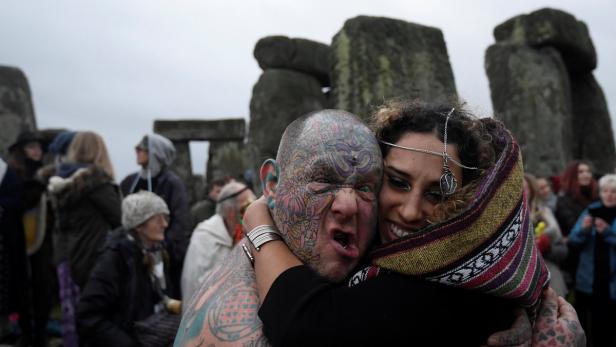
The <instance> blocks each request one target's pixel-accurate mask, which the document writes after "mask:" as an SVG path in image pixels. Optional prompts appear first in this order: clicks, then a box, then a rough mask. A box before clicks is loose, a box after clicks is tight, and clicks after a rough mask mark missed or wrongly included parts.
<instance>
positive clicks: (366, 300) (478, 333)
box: [259, 265, 513, 346]
mask: <svg viewBox="0 0 616 347" xmlns="http://www.w3.org/2000/svg"><path fill="white" fill-rule="evenodd" d="M259 318H261V321H262V322H263V332H264V334H265V336H266V337H267V338H268V340H269V342H270V343H271V344H272V345H273V346H399V345H405V346H479V345H482V344H485V343H486V341H487V338H488V336H489V335H490V334H492V333H495V332H497V331H501V330H505V329H507V328H509V326H510V325H511V323H512V321H513V304H512V302H510V301H507V300H505V299H501V298H496V297H491V296H488V295H485V294H481V293H479V292H475V291H469V290H464V289H460V288H453V287H448V286H445V285H441V284H438V283H433V282H428V281H426V280H421V279H418V278H415V277H412V276H404V275H400V274H396V273H391V272H385V273H384V274H380V275H379V276H377V277H376V278H373V279H370V280H367V281H365V282H362V283H359V284H357V285H355V286H353V287H336V285H335V284H332V283H329V282H328V281H326V280H325V279H323V278H321V277H319V276H318V275H317V274H315V273H314V272H313V271H312V270H310V268H308V267H307V266H305V265H304V266H297V267H294V268H291V269H288V270H287V271H285V272H283V273H282V274H281V275H280V276H278V278H277V279H276V280H275V281H274V283H273V284H272V287H271V288H270V290H269V292H268V294H267V296H266V298H265V301H264V302H263V305H262V306H261V308H260V310H259Z"/></svg>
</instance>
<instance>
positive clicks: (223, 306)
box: [174, 242, 269, 347]
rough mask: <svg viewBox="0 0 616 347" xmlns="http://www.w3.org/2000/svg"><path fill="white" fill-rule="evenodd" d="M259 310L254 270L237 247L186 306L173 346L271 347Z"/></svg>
mask: <svg viewBox="0 0 616 347" xmlns="http://www.w3.org/2000/svg"><path fill="white" fill-rule="evenodd" d="M240 243H241V242H240ZM258 309H259V298H258V297H257V290H256V286H255V277H254V271H253V269H252V267H251V265H250V263H249V262H248V259H247V258H246V256H245V255H244V254H243V252H242V249H241V248H240V247H235V248H234V249H233V250H232V251H231V253H230V254H229V256H228V257H227V258H226V259H224V260H223V261H222V262H221V264H220V265H219V266H217V267H216V268H215V269H214V270H213V271H212V273H211V275H210V276H209V277H208V278H207V279H206V280H205V282H204V283H203V284H202V285H201V288H200V289H199V291H198V293H197V294H196V295H195V296H194V297H193V298H192V300H191V302H190V303H189V304H188V306H187V307H186V309H185V312H184V315H183V317H182V323H181V324H180V328H179V329H178V333H177V336H176V337H175V343H174V346H176V347H177V346H190V347H193V346H204V347H205V346H268V345H269V344H268V343H267V340H266V339H265V337H264V336H263V333H262V331H261V327H262V324H261V321H260V320H259V318H258V317H257V310H258Z"/></svg>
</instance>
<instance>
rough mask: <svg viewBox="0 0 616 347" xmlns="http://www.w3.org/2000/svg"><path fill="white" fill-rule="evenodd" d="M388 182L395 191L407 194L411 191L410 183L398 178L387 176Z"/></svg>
mask: <svg viewBox="0 0 616 347" xmlns="http://www.w3.org/2000/svg"><path fill="white" fill-rule="evenodd" d="M387 181H388V182H389V184H390V185H391V186H392V187H394V188H395V189H398V190H403V191H406V192H408V191H410V190H411V185H410V184H408V182H406V181H404V180H401V179H399V178H398V177H395V176H390V175H388V176H387Z"/></svg>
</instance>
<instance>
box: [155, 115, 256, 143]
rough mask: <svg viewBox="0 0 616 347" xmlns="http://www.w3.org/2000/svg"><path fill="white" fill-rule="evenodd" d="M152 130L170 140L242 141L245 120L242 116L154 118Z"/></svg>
mask: <svg viewBox="0 0 616 347" xmlns="http://www.w3.org/2000/svg"><path fill="white" fill-rule="evenodd" d="M154 132H156V133H158V134H161V135H163V136H164V137H166V138H168V139H169V140H171V141H176V140H177V141H242V140H243V139H244V136H245V135H246V122H245V121H244V119H242V118H237V119H220V120H196V119H189V120H156V121H154Z"/></svg>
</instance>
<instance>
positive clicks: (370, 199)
mask: <svg viewBox="0 0 616 347" xmlns="http://www.w3.org/2000/svg"><path fill="white" fill-rule="evenodd" d="M382 169H383V168H382V157H381V152H380V150H379V146H378V144H377V142H376V140H375V138H374V136H373V135H372V133H371V132H370V130H369V129H368V128H367V127H366V126H365V125H364V124H363V123H362V122H361V121H360V120H358V119H357V118H356V117H354V116H353V115H351V114H349V113H346V112H344V111H334V110H324V111H318V112H315V113H312V114H309V115H307V116H304V117H302V118H300V119H298V120H296V121H295V122H293V123H292V124H291V125H289V126H288V127H287V129H286V130H285V133H284V135H283V137H282V140H281V142H280V146H279V149H278V154H277V158H276V161H273V160H268V161H266V163H265V164H264V166H263V168H262V170H261V178H262V181H263V183H264V185H266V186H265V187H264V188H265V189H264V191H266V192H268V193H267V196H266V198H267V202H268V206H269V208H270V211H271V213H272V216H273V219H274V222H275V224H276V226H277V227H278V229H279V231H280V232H281V234H282V235H283V238H284V241H285V242H286V244H287V245H288V246H289V248H290V249H291V250H292V251H293V252H294V253H295V254H296V255H297V256H298V257H299V258H300V259H301V260H302V261H303V262H304V263H306V264H309V265H310V266H311V267H312V268H313V269H314V270H315V271H317V272H318V273H319V274H321V275H322V276H324V277H326V278H328V279H329V280H331V281H336V282H338V281H341V280H342V279H344V278H345V277H346V276H347V275H348V274H349V273H350V272H351V270H353V268H354V267H355V266H356V265H357V263H358V261H359V259H360V257H361V256H362V255H363V254H364V253H365V251H366V249H367V248H368V245H369V243H370V240H371V238H372V237H373V234H374V231H375V223H376V213H377V210H376V197H377V196H378V190H379V188H380V182H381V174H382ZM332 183H334V184H333V185H332ZM332 186H336V189H332V188H331V187H332ZM240 243H241V242H240ZM258 308H259V299H258V296H257V290H256V284H255V275H254V270H253V268H252V266H251V263H250V261H249V260H248V258H247V257H246V255H245V254H244V252H243V250H242V249H241V247H235V248H234V249H233V251H232V253H231V254H230V256H229V257H227V259H226V261H225V262H223V264H221V266H219V267H218V268H216V269H215V270H214V271H213V273H212V275H211V276H210V277H209V278H208V279H206V281H205V283H204V284H203V285H202V287H201V289H200V290H199V292H198V293H197V295H195V296H194V297H193V299H192V301H191V302H189V303H188V307H187V309H186V310H185V313H184V317H183V319H182V323H181V325H180V329H179V330H178V335H177V337H176V340H175V346H266V345H268V342H267V340H266V339H265V337H264V336H263V333H262V330H261V329H262V325H261V322H260V321H259V319H258V317H257V311H258ZM517 329H519V330H523V331H524V332H526V333H527V334H526V335H525V334H520V333H517V335H516V336H523V337H522V338H521V339H522V341H524V339H526V340H528V341H530V333H531V330H530V326H529V325H528V323H527V321H526V325H525V324H523V323H522V324H518V325H517ZM512 334H513V333H512V332H511V331H510V332H508V333H505V334H502V335H493V336H492V337H491V341H488V342H491V343H493V344H494V345H501V346H505V345H515V344H518V343H519V340H520V338H515V339H514V338H512V336H513V335H515V334H513V335H512ZM507 342H511V344H508V343H507Z"/></svg>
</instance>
